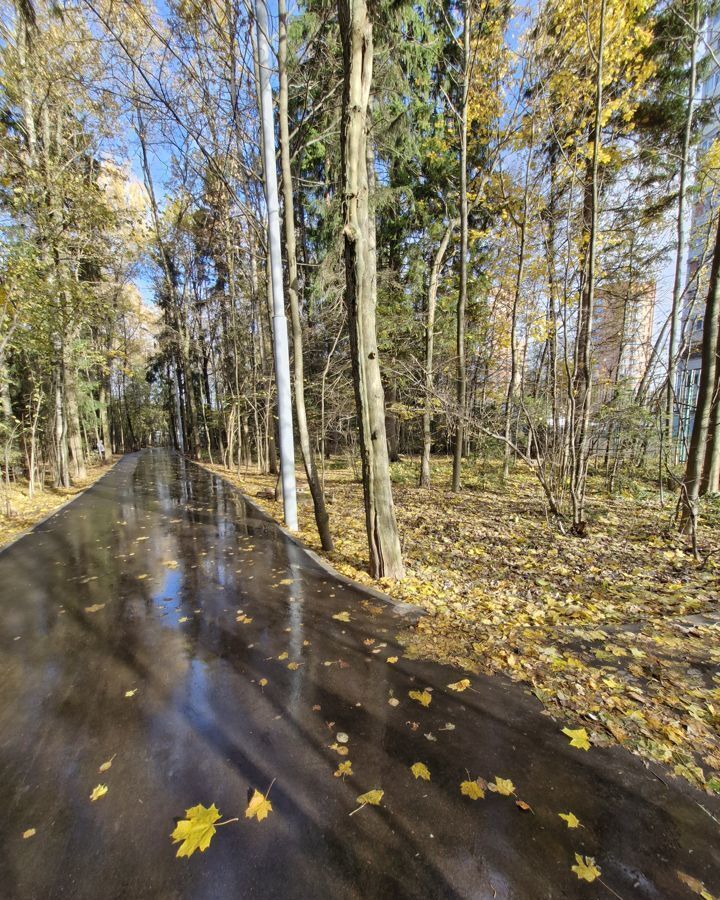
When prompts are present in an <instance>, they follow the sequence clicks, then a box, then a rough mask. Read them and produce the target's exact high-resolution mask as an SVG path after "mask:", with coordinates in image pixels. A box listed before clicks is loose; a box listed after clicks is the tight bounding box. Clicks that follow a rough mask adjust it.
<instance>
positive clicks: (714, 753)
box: [208, 459, 720, 793]
mask: <svg viewBox="0 0 720 900" xmlns="http://www.w3.org/2000/svg"><path fill="white" fill-rule="evenodd" d="M208 468H211V469H213V470H214V471H216V472H218V473H219V474H221V475H223V476H224V477H225V478H227V479H228V480H230V481H231V482H233V483H234V484H236V485H237V486H238V487H240V489H241V490H243V491H244V492H245V493H246V494H247V495H248V496H250V497H251V498H252V499H253V500H255V501H256V502H258V504H259V505H260V506H262V507H263V508H264V509H265V510H266V511H267V512H268V513H270V515H272V516H274V517H275V518H276V519H278V520H279V521H281V520H282V505H281V503H280V502H275V501H274V500H271V499H267V496H260V497H258V493H260V494H264V495H267V493H268V491H269V490H270V491H272V490H273V489H274V487H275V480H276V479H275V476H267V475H257V474H254V473H252V472H247V473H243V475H242V476H241V477H238V476H237V475H236V474H235V473H230V472H228V471H227V470H226V469H223V468H222V467H220V466H209V467H208ZM417 468H418V463H417V460H404V461H401V462H399V463H396V464H394V465H393V482H394V497H395V503H396V508H397V516H398V522H399V527H400V531H401V537H402V544H403V552H404V558H405V562H406V567H407V577H406V578H405V579H404V580H403V581H401V582H376V581H373V579H371V578H370V576H369V575H368V574H367V560H368V553H367V545H366V542H365V532H364V514H363V503H362V486H361V484H360V483H359V481H358V477H357V471H356V470H355V469H354V468H353V466H352V465H351V464H350V461H349V460H345V459H334V460H332V461H331V462H330V463H328V464H327V468H326V473H325V478H326V490H327V494H328V505H329V511H330V517H331V525H332V531H333V535H334V536H335V550H334V551H333V552H332V553H323V554H322V555H323V556H324V557H325V558H327V559H328V560H329V561H330V562H331V563H332V565H333V566H334V567H335V568H336V569H338V570H339V571H340V572H342V573H343V574H345V575H347V576H348V577H350V578H353V579H355V580H356V581H359V582H361V583H363V584H367V585H371V586H375V587H379V588H381V589H383V590H385V591H386V592H388V593H389V594H391V595H392V596H393V597H394V598H395V599H397V600H400V601H404V602H408V603H414V604H417V605H419V606H421V607H423V608H424V609H425V610H426V613H427V614H426V615H425V616H423V617H422V618H421V619H420V620H419V622H418V623H417V624H416V625H415V626H414V627H413V628H412V629H411V630H409V631H408V632H407V633H406V634H405V635H402V636H400V640H401V642H402V643H403V644H404V646H405V652H406V655H407V656H411V657H422V658H428V659H432V660H436V661H438V662H443V663H452V664H455V665H459V666H461V667H463V668H464V669H466V670H468V671H469V672H477V671H482V672H486V673H504V674H505V675H508V676H509V677H510V678H511V679H513V680H515V681H522V682H526V683H527V684H528V685H529V686H530V689H531V690H532V692H533V693H534V694H535V695H536V696H537V697H538V698H539V700H540V701H541V702H542V703H543V705H544V706H545V709H546V710H547V712H548V713H549V714H550V715H552V716H554V717H556V718H558V719H561V720H562V721H563V722H566V723H567V724H568V725H569V726H570V727H571V728H577V727H579V726H581V725H582V726H584V727H586V729H587V730H588V731H589V732H590V740H591V742H592V743H593V744H596V745H607V744H609V743H614V742H617V743H619V744H622V745H623V746H625V747H626V748H628V749H630V750H632V751H633V752H635V753H637V754H639V755H640V756H642V757H644V758H645V759H646V760H648V761H649V762H653V761H655V762H660V763H663V764H665V765H666V766H668V767H669V769H670V770H671V771H672V772H674V774H675V775H678V776H681V777H684V778H687V779H688V780H689V781H690V782H691V783H693V784H695V785H696V786H698V787H700V788H703V789H704V790H707V791H708V792H711V793H712V792H714V793H720V640H718V638H720V503H718V502H717V501H716V502H715V503H714V504H713V505H712V506H710V508H709V514H708V516H707V517H706V521H705V523H704V524H703V526H702V527H701V529H700V533H699V544H700V547H701V549H702V550H703V551H704V553H703V561H701V562H696V561H695V559H694V558H693V555H692V553H691V552H689V549H688V547H687V542H686V540H684V539H683V538H681V537H680V536H678V534H677V532H676V531H674V530H673V529H672V528H671V527H670V520H671V515H672V507H671V505H669V503H670V502H671V501H669V503H668V505H666V506H665V508H664V509H663V508H661V507H660V504H659V498H658V495H657V493H656V492H655V491H654V490H652V489H651V488H650V487H648V486H645V487H643V486H639V485H629V486H627V489H626V491H625V493H622V494H618V495H615V496H612V497H611V496H609V495H607V494H603V493H601V491H600V490H597V491H596V492H595V493H593V495H592V498H591V502H590V510H589V515H590V524H591V527H590V529H589V534H588V536H587V537H585V538H577V537H573V536H570V535H562V534H560V533H559V532H558V530H557V529H556V528H555V527H553V526H552V525H551V524H550V523H549V522H548V520H547V518H546V515H545V509H544V504H543V500H542V496H541V493H540V491H539V489H538V486H537V484H536V483H535V481H534V479H533V477H532V475H530V474H529V473H526V472H524V471H522V470H520V469H518V470H517V471H516V472H515V473H513V474H512V475H511V477H510V479H509V481H508V483H507V484H506V485H504V486H503V485H501V484H500V481H499V477H498V470H497V469H495V470H493V467H492V466H490V467H488V465H487V463H486V464H485V465H484V469H483V471H481V470H480V468H479V467H478V465H477V464H474V463H472V462H467V463H466V464H465V469H464V475H463V477H464V490H463V492H462V493H460V494H453V493H451V492H450V491H449V490H448V489H447V487H446V486H447V485H448V483H449V476H450V462H449V461H448V460H444V459H438V460H435V461H434V465H433V478H434V486H433V487H432V488H430V489H421V488H418V487H417ZM298 483H299V487H300V488H302V487H304V486H305V484H306V483H305V480H304V477H303V476H302V475H301V473H300V472H298ZM300 537H301V538H302V540H303V541H304V542H305V543H306V544H307V545H309V546H310V547H311V548H312V549H313V550H315V551H317V552H318V553H322V551H321V548H320V545H319V540H318V537H317V532H316V530H315V524H314V519H313V512H312V504H311V501H310V498H309V495H308V496H303V497H302V499H301V502H300ZM653 771H655V774H656V775H657V777H658V778H659V779H660V780H663V776H664V775H665V774H666V773H665V772H657V771H656V770H653Z"/></svg>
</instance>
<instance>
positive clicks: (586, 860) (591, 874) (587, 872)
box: [570, 853, 601, 881]
mask: <svg viewBox="0 0 720 900" xmlns="http://www.w3.org/2000/svg"><path fill="white" fill-rule="evenodd" d="M575 862H576V863H577V865H575V866H570V868H571V870H572V871H573V872H574V873H575V874H576V875H577V877H578V878H580V879H581V880H582V881H595V879H596V878H599V877H600V874H601V873H600V869H598V867H597V866H596V865H595V860H594V859H593V857H592V856H580V854H579V853H576V854H575Z"/></svg>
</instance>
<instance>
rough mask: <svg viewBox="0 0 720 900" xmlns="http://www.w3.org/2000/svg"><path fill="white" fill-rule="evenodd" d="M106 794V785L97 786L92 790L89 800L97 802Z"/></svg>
mask: <svg viewBox="0 0 720 900" xmlns="http://www.w3.org/2000/svg"><path fill="white" fill-rule="evenodd" d="M107 792H108V786H107V785H106V784H98V785H97V786H96V787H94V788H93V789H92V793H91V794H90V799H91V800H92V802H93V803H94V802H95V801H96V800H99V799H100V798H101V797H104V796H105V794H107Z"/></svg>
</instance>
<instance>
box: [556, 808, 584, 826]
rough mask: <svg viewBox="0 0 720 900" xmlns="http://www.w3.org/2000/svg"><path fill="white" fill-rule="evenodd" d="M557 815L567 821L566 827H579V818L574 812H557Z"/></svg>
mask: <svg viewBox="0 0 720 900" xmlns="http://www.w3.org/2000/svg"><path fill="white" fill-rule="evenodd" d="M558 815H559V816H560V818H561V819H564V820H565V821H566V822H567V827H568V828H579V827H580V819H578V817H577V816H576V815H575V814H574V813H571V812H570V813H558Z"/></svg>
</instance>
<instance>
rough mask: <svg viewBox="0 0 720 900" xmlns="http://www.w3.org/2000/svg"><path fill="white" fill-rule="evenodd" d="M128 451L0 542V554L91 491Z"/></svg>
mask: <svg viewBox="0 0 720 900" xmlns="http://www.w3.org/2000/svg"><path fill="white" fill-rule="evenodd" d="M128 455H129V454H128V453H122V454H121V455H120V456H118V458H117V459H116V460H115V462H114V463H113V464H112V465H111V466H110V468H109V469H107V470H106V471H105V472H103V473H102V475H101V476H100V477H99V478H96V479H95V481H93V482H92V483H91V484H88V485H86V486H85V487H84V488H82V489H81V490H79V491H78V492H77V494H73V495H72V497H68V499H67V500H65V501H64V502H63V503H61V504H60V506H56V507H55V508H54V509H51V510H50V512H49V513H47V515H44V516H43V517H42V519H38V520H37V522H33V523H32V525H28V527H27V528H25V529H24V530H23V531H20V532H18V533H17V534H16V535H15V536H14V537H11V538H10V540H9V541H6V542H5V543H4V544H0V554H3V553H4V552H5V551H6V550H9V549H10V547H12V546H13V544H17V542H18V541H20V540H22V538H24V537H27V535H29V534H31V533H32V532H33V531H35V529H36V528H39V527H40V526H41V525H44V524H45V523H46V522H49V521H50V519H52V517H53V516H56V515H57V514H58V513H60V512H62V511H63V510H64V509H65V508H66V507H68V506H70V504H71V503H74V502H75V501H76V500H79V499H80V498H81V497H84V496H85V494H87V492H88V491H91V490H92V489H93V488H94V487H95V485H96V484H100V482H101V481H102V480H103V478H106V477H107V476H108V475H109V474H110V473H111V472H112V471H113V470H114V469H115V467H116V466H117V464H118V463H119V462H120V461H121V460H123V459H125V457H126V456H128Z"/></svg>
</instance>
